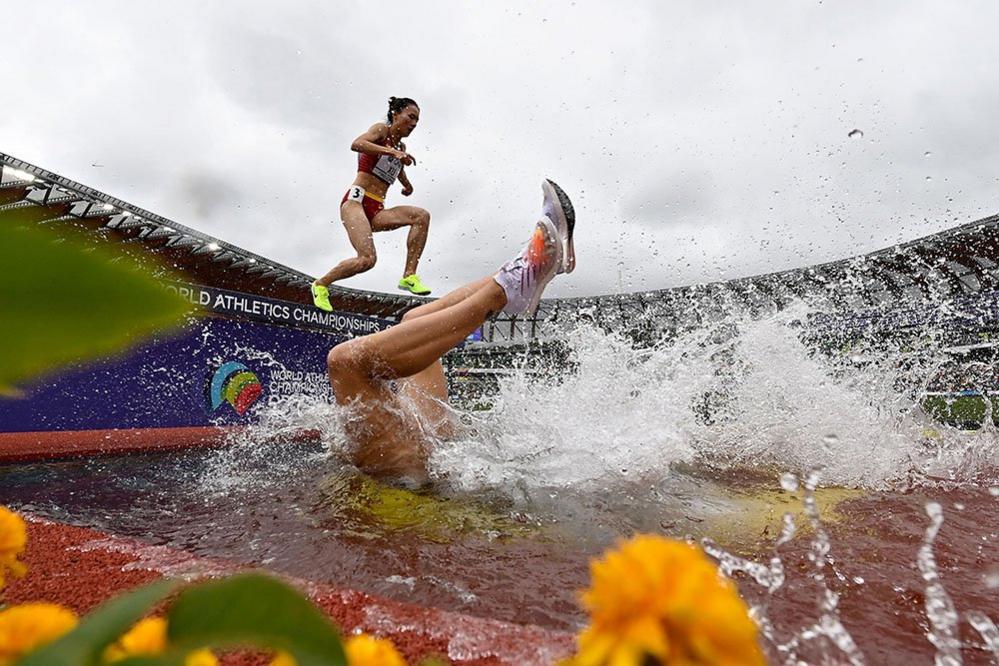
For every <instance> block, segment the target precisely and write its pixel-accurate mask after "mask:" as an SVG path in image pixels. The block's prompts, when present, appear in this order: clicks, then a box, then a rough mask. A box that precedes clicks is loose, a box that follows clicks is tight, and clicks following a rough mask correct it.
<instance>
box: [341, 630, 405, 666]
mask: <svg viewBox="0 0 999 666" xmlns="http://www.w3.org/2000/svg"><path fill="white" fill-rule="evenodd" d="M343 648H344V652H346V653H347V666H406V660H405V659H403V658H402V655H401V654H399V652H398V650H396V649H395V646H394V645H392V641H389V640H386V639H384V638H375V637H374V636H369V635H367V634H358V635H357V636H351V637H350V638H348V639H347V642H346V643H345V644H344V646H343Z"/></svg>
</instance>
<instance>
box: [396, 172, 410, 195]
mask: <svg viewBox="0 0 999 666" xmlns="http://www.w3.org/2000/svg"><path fill="white" fill-rule="evenodd" d="M399 182H400V183H402V196H404V197H408V196H409V195H410V194H412V193H413V184H412V183H410V182H409V176H407V175H406V170H405V169H402V170H400V171H399Z"/></svg>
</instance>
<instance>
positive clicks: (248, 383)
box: [205, 361, 264, 416]
mask: <svg viewBox="0 0 999 666" xmlns="http://www.w3.org/2000/svg"><path fill="white" fill-rule="evenodd" d="M263 392H264V387H263V386H261V385H260V380H259V379H257V376H256V375H255V374H253V373H252V372H251V371H250V369H249V368H247V367H246V366H245V365H243V364H242V363H237V362H235V361H229V362H228V363H223V364H222V366H221V367H220V368H219V369H218V370H216V371H215V374H214V375H212V380H211V382H209V383H208V386H206V387H205V409H206V410H207V411H208V412H209V413H211V412H214V411H215V410H217V409H218V408H219V407H221V406H222V403H223V402H228V403H229V404H230V405H232V408H233V409H234V410H236V413H237V414H239V415H240V416H242V415H243V414H245V413H246V410H248V409H249V408H250V406H251V405H252V404H253V403H254V402H256V401H257V398H259V397H260V394H261V393H263Z"/></svg>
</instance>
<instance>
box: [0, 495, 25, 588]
mask: <svg viewBox="0 0 999 666" xmlns="http://www.w3.org/2000/svg"><path fill="white" fill-rule="evenodd" d="M27 543H28V531H27V529H26V528H25V526H24V520H22V519H21V516H19V515H17V514H16V513H14V512H13V511H11V510H10V509H8V508H7V507H5V506H0V590H2V589H3V586H4V575H5V573H6V572H7V571H9V572H10V573H11V574H12V575H13V576H15V577H19V576H23V575H24V572H25V568H24V565H23V564H21V563H20V562H18V561H17V556H18V555H20V554H21V553H23V552H24V546H25V545H26V544H27Z"/></svg>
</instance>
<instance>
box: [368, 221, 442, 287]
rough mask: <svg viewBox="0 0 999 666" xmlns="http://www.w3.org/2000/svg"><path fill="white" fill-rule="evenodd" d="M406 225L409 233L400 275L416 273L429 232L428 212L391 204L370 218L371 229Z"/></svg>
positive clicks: (381, 229)
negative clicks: (390, 206)
mask: <svg viewBox="0 0 999 666" xmlns="http://www.w3.org/2000/svg"><path fill="white" fill-rule="evenodd" d="M406 226H408V227H409V235H408V236H407V237H406V267H405V269H404V271H403V274H402V277H409V276H410V275H413V274H415V273H416V269H417V267H418V266H419V263H420V256H421V255H422V254H423V248H424V247H425V246H426V244H427V235H428V234H429V233H430V213H428V212H427V211H426V210H424V209H423V208H419V207H417V206H393V207H392V208H386V209H385V210H382V211H380V212H379V213H378V214H377V215H375V217H374V219H372V220H371V229H372V231H391V230H393V229H399V228H401V227H406Z"/></svg>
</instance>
